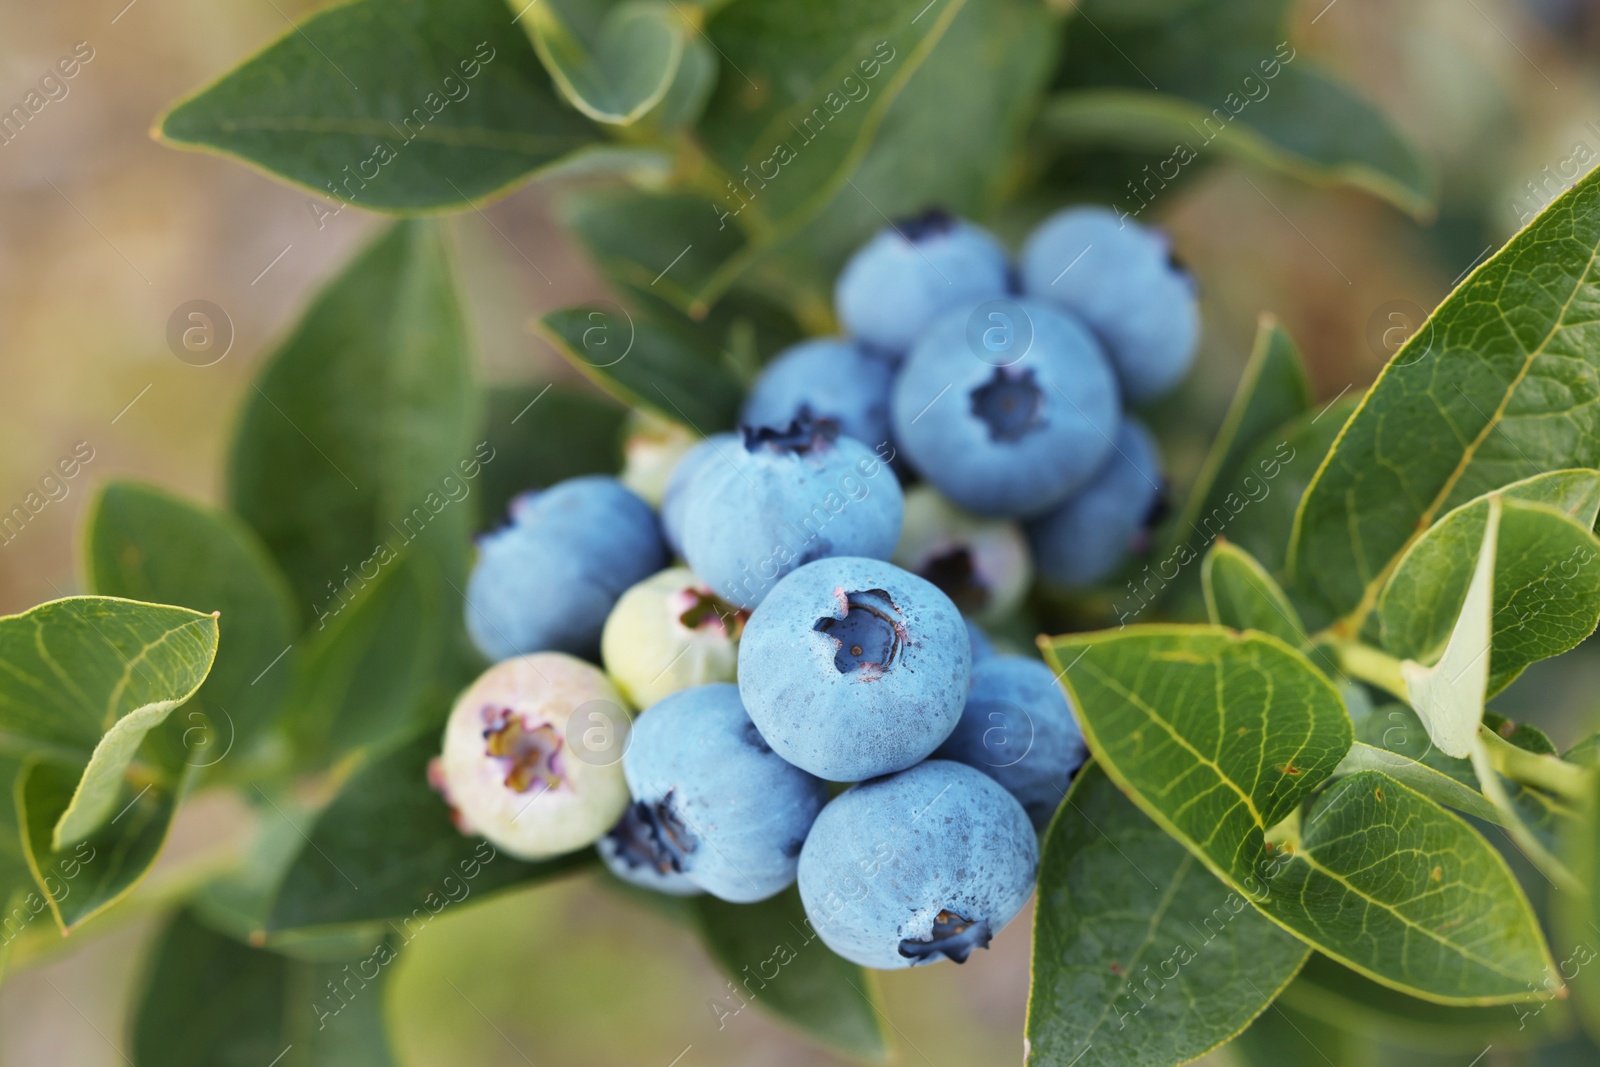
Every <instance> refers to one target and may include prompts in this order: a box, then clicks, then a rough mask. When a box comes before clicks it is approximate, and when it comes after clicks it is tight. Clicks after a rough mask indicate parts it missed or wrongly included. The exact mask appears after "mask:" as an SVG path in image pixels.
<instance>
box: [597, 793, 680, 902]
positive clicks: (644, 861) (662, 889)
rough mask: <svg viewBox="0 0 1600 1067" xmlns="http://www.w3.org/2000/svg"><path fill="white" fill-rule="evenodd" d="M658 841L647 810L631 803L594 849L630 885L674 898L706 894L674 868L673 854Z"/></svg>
mask: <svg viewBox="0 0 1600 1067" xmlns="http://www.w3.org/2000/svg"><path fill="white" fill-rule="evenodd" d="M655 842H656V834H655V831H654V829H653V827H652V826H651V824H650V822H649V815H648V809H645V808H641V807H639V806H638V805H634V804H630V805H628V810H627V811H626V812H624V813H623V815H622V818H621V819H619V820H617V825H615V826H613V827H612V828H611V829H610V830H607V831H606V835H605V836H604V837H602V838H601V839H600V840H598V841H596V842H595V843H594V850H595V851H596V852H597V853H599V854H600V862H602V863H604V864H605V865H606V869H607V870H608V871H610V872H611V873H612V874H614V875H616V876H617V877H618V878H620V879H622V880H623V881H624V882H627V883H628V884H629V885H636V886H638V887H639V888H640V889H653V890H655V891H656V892H657V893H665V894H667V895H668V896H673V897H692V896H697V895H699V894H701V893H704V892H705V890H704V889H701V888H700V887H699V886H697V885H695V884H694V882H693V880H691V879H690V878H689V876H688V875H686V874H684V873H682V872H681V871H679V870H677V869H675V868H674V867H673V865H672V859H671V856H670V854H669V853H666V852H664V851H662V850H660V849H658V848H657V846H656V844H655Z"/></svg>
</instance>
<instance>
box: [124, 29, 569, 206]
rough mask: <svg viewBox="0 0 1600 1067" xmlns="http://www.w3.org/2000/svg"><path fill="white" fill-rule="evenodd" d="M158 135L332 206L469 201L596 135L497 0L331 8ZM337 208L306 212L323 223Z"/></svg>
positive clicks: (182, 109)
mask: <svg viewBox="0 0 1600 1067" xmlns="http://www.w3.org/2000/svg"><path fill="white" fill-rule="evenodd" d="M156 131H157V133H158V134H159V135H160V136H161V137H162V138H163V139H164V140H166V141H167V142H168V143H170V144H173V145H176V146H178V147H182V148H198V149H204V150H208V151H213V152H219V153H221V154H223V155H227V156H232V157H235V158H237V159H240V160H242V161H244V162H246V163H249V164H253V165H255V166H258V167H261V168H263V169H265V170H266V171H268V172H269V173H271V174H273V175H275V176H277V177H279V178H283V179H285V180H287V181H290V182H293V183H294V184H296V185H300V186H303V187H305V188H307V189H309V190H310V191H311V192H313V193H315V194H316V195H318V196H321V197H325V198H327V199H329V200H331V201H334V202H336V203H337V202H341V201H343V202H348V203H353V204H356V205H358V206H360V207H365V208H371V209H374V210H378V211H399V212H407V211H425V210H430V209H440V208H444V209H450V208H466V207H468V206H470V205H471V204H472V203H474V202H477V201H481V200H484V199H486V198H488V197H492V196H494V195H497V194H499V193H502V192H505V191H507V190H509V189H510V188H512V187H513V186H515V185H517V184H519V183H521V182H522V181H524V180H525V179H527V178H528V177H529V176H530V175H532V174H535V173H536V172H538V171H539V170H541V169H543V168H546V167H549V166H551V165H553V164H556V163H558V162H560V161H561V160H562V158H563V157H565V156H567V155H568V154H569V153H572V152H574V151H576V150H578V149H582V148H586V147H588V146H591V145H595V144H598V143H599V141H600V138H599V135H598V132H597V131H596V130H595V128H594V127H593V126H592V125H590V123H589V122H588V121H587V120H586V119H584V118H583V117H582V116H581V115H579V114H578V113H577V112H575V111H573V110H572V109H571V108H570V107H568V106H567V104H566V103H565V101H563V100H562V99H561V97H560V96H559V95H558V94H557V93H556V91H555V89H554V87H553V86H552V85H551V83H550V77H549V75H548V74H546V73H545V69H544V67H543V66H541V65H540V63H539V60H538V57H537V56H535V55H534V51H533V47H532V46H531V45H530V44H529V42H528V41H527V39H526V38H525V37H524V36H523V34H522V33H521V32H520V31H519V30H518V29H517V27H516V26H514V25H513V24H512V20H511V19H510V18H509V17H508V16H507V13H506V8H505V6H504V4H503V3H501V2H500V0H355V2H353V3H344V4H339V5H336V6H334V7H330V8H328V9H326V10H324V11H321V12H318V13H317V14H314V15H312V16H311V17H310V18H308V19H306V20H305V21H304V22H302V23H300V24H299V25H297V26H295V27H294V28H292V29H290V30H289V31H287V32H286V33H285V34H284V35H283V36H282V37H281V38H279V39H278V40H277V41H276V42H274V43H273V44H270V45H268V46H267V47H266V48H265V49H263V50H262V51H261V52H258V53H257V54H256V55H254V56H252V57H251V58H250V59H247V60H245V62H244V63H242V64H241V65H239V66H238V67H235V68H234V69H233V70H232V71H230V72H228V73H227V74H224V75H223V76H222V77H221V78H220V79H219V80H218V81H216V82H213V83H212V84H210V85H208V86H206V87H204V88H202V89H200V90H199V91H198V92H196V93H195V94H194V95H192V96H189V97H188V98H186V99H184V100H181V101H179V102H178V103H177V104H175V105H174V106H173V107H172V109H171V110H170V111H168V112H167V113H166V114H165V115H163V116H162V117H161V118H160V119H158V120H157V122H156ZM342 209H343V205H342V204H341V206H340V208H339V210H342ZM332 213H333V211H332V210H328V209H320V208H314V209H313V214H314V215H315V216H316V217H317V222H318V225H319V226H320V225H321V224H322V222H323V220H324V219H325V218H326V217H327V216H328V215H330V214H332Z"/></svg>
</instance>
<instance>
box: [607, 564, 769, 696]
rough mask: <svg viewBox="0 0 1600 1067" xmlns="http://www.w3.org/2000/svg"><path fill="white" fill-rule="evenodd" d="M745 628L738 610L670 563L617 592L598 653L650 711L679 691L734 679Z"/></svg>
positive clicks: (684, 569) (626, 693) (619, 681)
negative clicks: (618, 593)
mask: <svg viewBox="0 0 1600 1067" xmlns="http://www.w3.org/2000/svg"><path fill="white" fill-rule="evenodd" d="M743 626H744V613H743V612H740V611H738V610H737V609H735V608H733V607H732V606H730V605H728V604H726V603H724V602H723V601H721V600H718V599H717V598H716V597H714V596H713V595H712V593H711V590H710V589H708V588H707V587H706V586H705V585H704V584H703V583H702V582H701V581H700V580H699V579H698V578H696V577H695V575H694V572H692V571H690V570H689V569H688V568H687V567H671V568H668V569H667V570H664V571H661V572H660V573H658V574H654V575H651V576H650V577H649V578H646V579H645V580H644V581H642V582H640V583H639V584H638V585H635V586H634V587H633V588H631V589H629V590H628V591H627V592H625V593H623V594H622V597H621V599H619V600H618V601H617V605H616V607H614V608H612V609H611V615H610V617H609V618H607V619H606V626H605V629H604V630H603V631H602V632H601V635H600V656H601V659H602V660H603V661H604V662H605V665H606V671H607V672H608V673H609V674H610V675H611V680H612V681H614V682H615V683H616V685H617V688H618V689H619V690H621V691H622V694H623V696H625V697H627V698H628V699H629V700H630V701H632V703H633V705H634V707H637V708H648V707H649V706H650V705H652V704H654V703H655V702H656V701H658V700H661V699H662V698H663V697H668V696H671V695H672V694H673V693H676V692H678V691H679V690H680V689H688V688H690V687H691V686H697V685H709V684H710V683H712V682H731V681H733V679H734V673H735V669H736V667H737V666H738V662H739V643H738V637H739V632H740V630H741V629H742V628H743Z"/></svg>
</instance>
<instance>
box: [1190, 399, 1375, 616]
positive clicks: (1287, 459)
mask: <svg viewBox="0 0 1600 1067" xmlns="http://www.w3.org/2000/svg"><path fill="white" fill-rule="evenodd" d="M1355 407H1356V401H1355V400H1354V399H1350V398H1346V399H1344V400H1339V401H1335V402H1334V403H1332V404H1330V405H1328V406H1327V407H1324V408H1322V409H1320V410H1318V411H1307V412H1304V413H1303V414H1302V415H1300V416H1299V417H1298V418H1296V419H1294V420H1293V421H1291V422H1289V423H1287V424H1286V425H1283V426H1280V427H1279V428H1278V430H1277V431H1276V432H1275V433H1268V434H1267V435H1266V436H1264V437H1263V438H1261V440H1260V441H1259V442H1258V443H1257V444H1256V445H1254V446H1253V447H1252V448H1250V450H1249V451H1248V452H1246V453H1245V456H1244V460H1243V462H1242V463H1241V464H1240V465H1239V466H1238V467H1236V468H1234V469H1235V470H1236V471H1237V472H1238V473H1237V474H1236V475H1235V476H1231V477H1229V478H1228V479H1226V480H1225V481H1224V482H1222V483H1220V484H1219V485H1218V487H1217V491H1218V492H1220V493H1221V496H1220V497H1218V498H1217V500H1216V503H1215V504H1210V505H1208V507H1207V510H1206V512H1205V514H1203V515H1202V516H1201V517H1200V518H1198V519H1197V520H1195V523H1194V525H1192V526H1191V527H1190V529H1193V530H1194V531H1195V532H1196V533H1197V534H1198V535H1199V538H1198V539H1197V540H1195V541H1191V542H1189V544H1190V546H1195V545H1199V546H1201V547H1203V546H1204V545H1205V544H1206V543H1207V542H1208V541H1209V540H1210V539H1211V538H1214V537H1215V536H1217V535H1218V534H1220V533H1226V534H1227V537H1228V540H1230V541H1232V542H1233V543H1234V544H1236V545H1238V546H1239V547H1240V548H1243V549H1244V550H1245V551H1246V552H1248V553H1250V554H1251V555H1252V556H1254V557H1255V558H1256V559H1257V560H1258V561H1260V563H1261V565H1262V566H1263V567H1265V568H1267V570H1268V571H1269V572H1270V573H1272V574H1273V575H1274V576H1276V577H1278V578H1279V579H1280V583H1279V584H1282V585H1284V592H1286V593H1288V594H1289V596H1290V598H1291V599H1295V594H1296V592H1297V589H1296V588H1295V587H1294V586H1291V585H1288V584H1286V583H1283V582H1282V580H1281V579H1282V576H1283V572H1284V566H1285V560H1286V558H1287V555H1288V551H1289V538H1290V535H1291V533H1292V532H1293V529H1294V517H1295V512H1296V509H1297V508H1298V507H1299V506H1300V499H1301V497H1302V496H1303V495H1304V493H1305V490H1306V487H1307V486H1308V485H1310V484H1311V481H1312V479H1313V478H1314V477H1315V476H1316V473H1317V469H1318V465H1319V464H1320V463H1321V462H1322V459H1323V457H1324V456H1326V455H1327V454H1328V450H1329V449H1330V448H1332V447H1333V442H1334V439H1335V438H1336V437H1337V436H1338V435H1339V431H1340V428H1341V427H1342V426H1343V425H1344V423H1345V420H1346V419H1347V418H1348V417H1349V416H1350V414H1351V412H1353V411H1354V410H1355ZM1296 606H1297V607H1298V608H1299V609H1300V615H1301V618H1302V619H1306V618H1307V616H1306V609H1307V607H1308V605H1307V604H1306V603H1304V602H1302V601H1301V600H1299V599H1296ZM1309 606H1315V605H1309ZM1307 622H1308V624H1309V619H1308V620H1307Z"/></svg>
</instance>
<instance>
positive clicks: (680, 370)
mask: <svg viewBox="0 0 1600 1067" xmlns="http://www.w3.org/2000/svg"><path fill="white" fill-rule="evenodd" d="M539 326H540V330H541V331H542V332H543V333H544V335H545V337H546V338H547V339H548V340H549V341H550V343H551V344H552V345H554V346H555V348H556V350H557V351H558V352H560V353H561V354H562V355H563V356H565V357H566V358H567V360H568V361H569V362H570V363H571V364H572V365H573V366H574V367H577V368H578V369H579V370H581V371H583V372H584V373H585V374H586V375H588V376H589V377H590V378H591V379H592V380H593V381H594V382H595V383H596V384H598V385H599V386H600V387H601V388H603V389H606V390H607V391H609V392H610V393H612V394H613V395H615V396H616V397H617V398H618V399H620V400H622V401H623V402H624V403H628V404H632V405H643V406H645V407H648V408H650V409H651V410H653V411H656V412H658V413H660V414H661V415H663V416H665V417H666V418H668V419H671V420H672V421H673V422H677V423H682V424H684V425H686V426H688V427H689V428H690V429H692V430H694V431H695V432H696V433H698V434H700V435H701V436H707V435H710V434H713V433H716V432H718V431H719V430H725V429H727V428H729V427H731V426H732V425H733V424H734V421H735V419H736V418H737V417H738V412H739V401H740V399H741V397H742V395H743V389H742V388H741V387H740V385H739V382H738V381H737V379H735V378H734V377H733V375H732V374H731V373H729V372H728V371H727V370H726V369H725V368H724V367H723V366H722V365H721V364H720V363H719V362H717V360H716V359H715V358H714V354H713V353H707V352H705V351H703V350H701V349H699V348H697V347H696V346H694V345H692V344H690V343H688V342H687V341H685V340H684V339H683V338H681V337H680V336H678V335H677V334H675V333H673V332H672V331H670V330H667V329H665V328H664V327H662V326H661V325H659V324H658V323H656V322H655V321H654V320H653V319H650V318H647V317H645V316H644V315H642V314H637V315H635V314H629V313H628V312H626V311H624V310H622V309H620V308H618V307H616V306H615V305H611V306H608V307H601V306H598V305H596V306H586V307H574V308H563V309H561V310H559V311H552V312H550V313H549V314H547V315H545V316H544V318H543V319H541V320H540V322H539Z"/></svg>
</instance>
